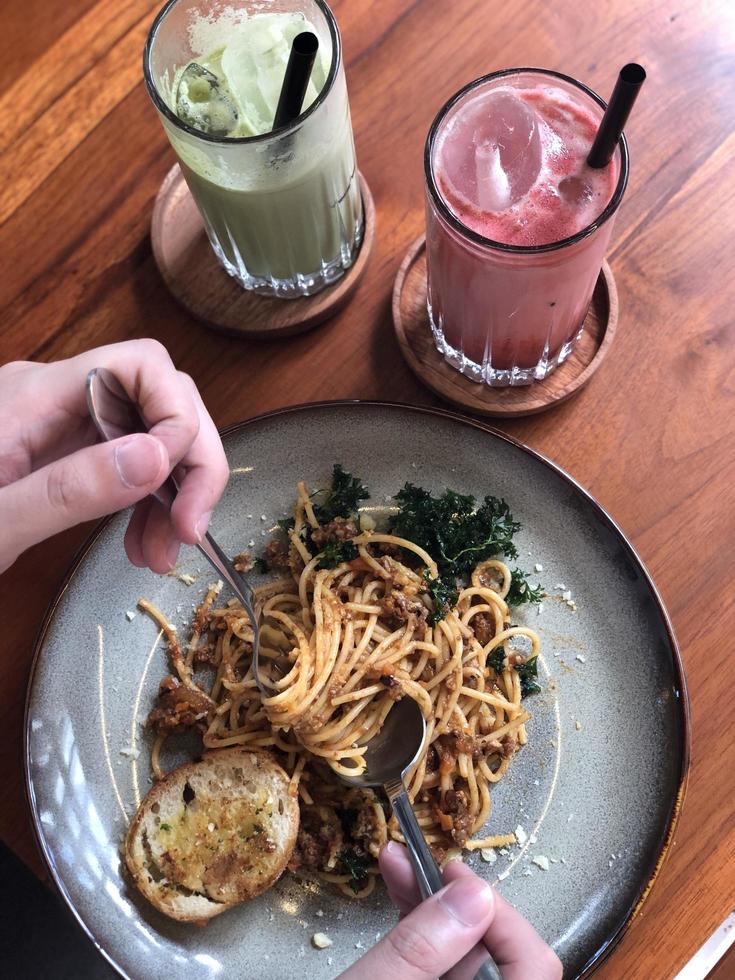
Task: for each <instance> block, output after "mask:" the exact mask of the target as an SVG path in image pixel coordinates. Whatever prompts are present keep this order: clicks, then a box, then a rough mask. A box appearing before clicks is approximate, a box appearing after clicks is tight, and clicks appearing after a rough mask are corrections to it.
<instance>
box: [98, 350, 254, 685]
mask: <svg viewBox="0 0 735 980" xmlns="http://www.w3.org/2000/svg"><path fill="white" fill-rule="evenodd" d="M87 405H88V407H89V414H90V415H91V416H92V421H93V422H94V424H95V426H96V427H97V431H98V432H99V434H100V435H101V436H102V438H103V439H106V440H107V441H108V442H109V441H111V440H112V439H119V438H120V437H121V436H127V435H132V434H133V433H136V432H148V431H149V428H150V427H149V426H148V424H147V423H146V421H145V419H144V418H143V414H142V413H141V411H140V408H139V407H138V405H137V404H136V403H135V402H134V401H133V399H132V398H131V397H130V396H129V395H128V393H127V392H126V391H125V389H124V388H123V386H122V385H121V384H120V382H119V381H118V380H117V378H116V377H115V375H114V374H113V373H112V371H109V370H108V369H107V368H94V369H93V370H92V371H90V372H89V374H88V375H87ZM178 492H179V488H178V485H177V483H176V480H175V479H174V478H173V476H169V477H168V479H167V480H166V481H165V482H164V483H163V484H162V485H161V486H160V487H159V488H158V490H156V491H155V492H154V493H153V494H152V496H153V497H155V499H156V500H157V501H158V503H159V504H160V505H161V506H162V507H165V508H166V510H169V511H170V510H171V505H172V504H173V502H174V500H175V498H176V494H177V493H178ZM197 547H198V548H199V550H200V551H201V553H202V554H203V555H204V557H205V558H206V559H207V561H209V562H210V563H211V564H212V566H213V567H214V568H215V569H216V571H217V573H218V575H220V576H221V577H222V578H223V579H224V580H225V582H227V584H228V585H229V586H230V588H231V589H232V591H233V592H234V593H235V595H236V596H237V598H238V599H239V600H240V602H241V603H242V605H243V608H244V609H245V612H246V613H247V615H248V619H249V620H250V624H251V626H252V628H253V673H254V675H255V680H256V682H257V684H258V687H259V688H260V690H261V693H262V694H263V695H265V696H268V695H269V694H270V693H271V692H270V691H268V690H267V689H266V687H265V685H264V683H263V681H262V679H261V677H260V673H259V670H258V643H259V628H258V621H257V619H256V617H255V608H254V607H255V596H254V595H253V590H252V588H251V587H250V586H249V585H248V583H247V582H246V581H245V579H244V578H242V577H241V575H240V574H239V573H238V572H237V570H236V569H235V567H234V565H233V564H232V562H231V561H230V559H229V558H228V557H227V555H226V554H225V553H224V551H223V550H222V549H221V548H220V546H219V545H218V544H217V542H216V541H215V540H214V538H213V537H212V535H211V534H206V535H205V537H204V539H203V540H202V541H201V542H200V543H199V544H198V545H197Z"/></svg>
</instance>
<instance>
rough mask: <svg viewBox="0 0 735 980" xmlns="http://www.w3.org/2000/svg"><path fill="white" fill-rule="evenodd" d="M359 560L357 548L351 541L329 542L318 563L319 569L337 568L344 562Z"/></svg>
mask: <svg viewBox="0 0 735 980" xmlns="http://www.w3.org/2000/svg"><path fill="white" fill-rule="evenodd" d="M355 558H357V548H356V547H355V545H354V544H353V543H352V542H351V541H329V542H327V544H326V545H325V546H324V549H323V551H322V552H321V554H320V556H319V561H318V562H317V563H316V567H317V568H336V567H337V565H341V564H342V562H343V561H353V560H354V559H355Z"/></svg>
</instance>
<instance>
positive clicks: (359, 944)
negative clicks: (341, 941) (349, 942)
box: [355, 942, 365, 949]
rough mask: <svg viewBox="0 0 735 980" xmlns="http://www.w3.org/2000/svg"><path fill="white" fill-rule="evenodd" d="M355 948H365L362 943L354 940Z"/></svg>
mask: <svg viewBox="0 0 735 980" xmlns="http://www.w3.org/2000/svg"><path fill="white" fill-rule="evenodd" d="M355 949H365V947H364V946H363V945H362V943H361V942H356V943H355Z"/></svg>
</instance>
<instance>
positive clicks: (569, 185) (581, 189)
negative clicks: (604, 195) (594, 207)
mask: <svg viewBox="0 0 735 980" xmlns="http://www.w3.org/2000/svg"><path fill="white" fill-rule="evenodd" d="M593 193H594V192H593V190H592V188H591V187H590V185H589V184H588V183H587V181H586V180H585V179H584V178H583V177H576V176H575V177H565V178H564V179H563V180H560V181H559V194H560V195H561V197H562V200H564V201H566V203H567V204H571V205H573V206H579V205H580V204H586V203H587V202H588V201H591V200H592V197H593Z"/></svg>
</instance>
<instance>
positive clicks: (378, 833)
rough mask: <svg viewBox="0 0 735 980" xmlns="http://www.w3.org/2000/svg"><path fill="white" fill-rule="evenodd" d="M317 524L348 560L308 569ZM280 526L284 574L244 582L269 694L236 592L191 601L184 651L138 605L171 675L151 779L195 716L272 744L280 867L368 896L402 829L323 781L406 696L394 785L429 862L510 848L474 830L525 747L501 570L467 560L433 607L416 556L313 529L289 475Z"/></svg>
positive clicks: (515, 634)
mask: <svg viewBox="0 0 735 980" xmlns="http://www.w3.org/2000/svg"><path fill="white" fill-rule="evenodd" d="M367 523H368V524H371V523H372V522H371V521H370V520H369V519H368V521H367ZM306 528H308V529H309V532H310V533H309V535H306V536H305V534H304V530H305V529H306ZM320 533H321V539H322V540H323V539H324V538H325V537H326V538H329V535H330V534H332V535H336V536H337V538H338V539H339V540H347V539H349V541H350V545H351V549H350V554H351V555H352V557H350V559H349V560H345V561H339V562H338V563H337V564H336V565H335V567H332V568H324V567H320V565H321V563H322V561H321V559H320V554H312V553H311V551H310V550H309V548H308V547H307V545H306V544H305V538H306V540H310V541H312V542H313V541H314V540H315V539H316V540H320ZM288 537H289V552H288V556H287V563H288V567H289V569H290V574H289V575H288V577H286V578H280V579H279V580H278V581H274V582H270V583H268V584H267V585H266V586H263V587H261V588H260V589H258V590H257V591H256V599H257V604H256V615H257V616H258V617H259V623H260V649H259V659H260V663H261V670H262V679H263V681H264V682H265V683H266V685H267V687H268V690H269V691H270V693H269V695H268V696H267V697H262V696H261V693H260V691H259V689H258V686H257V684H256V681H255V677H254V675H253V664H252V640H253V633H252V629H251V626H250V623H249V621H248V618H247V616H246V614H245V612H244V610H243V609H242V607H241V605H240V604H239V602H238V601H237V600H234V599H233V600H230V601H229V602H228V603H226V604H224V605H222V604H218V599H219V591H220V587H221V583H218V584H217V585H214V586H211V587H210V588H209V590H208V592H207V595H206V597H205V599H204V601H203V602H202V604H201V605H200V606H199V608H198V609H197V612H196V615H195V617H194V621H193V624H192V627H191V633H190V635H189V638H188V641H187V643H186V645H185V647H182V646H181V644H180V642H179V639H178V636H177V633H176V631H175V630H174V629H173V628H172V627H171V626H170V625H169V623H168V621H167V619H166V617H165V616H164V615H163V614H162V613H161V612H160V611H159V610H157V609H156V608H155V607H153V606H152V605H150V604H149V603H148V602H146V601H145V600H141V603H140V605H141V608H142V609H144V610H145V611H146V612H147V613H148V614H149V615H151V616H152V617H153V618H154V619H155V620H156V622H157V623H158V624H159V626H160V628H161V629H162V630H163V632H164V634H165V637H166V641H167V646H168V651H169V655H170V658H171V662H172V666H173V669H174V671H175V677H171V678H167V680H166V681H164V683H163V685H162V689H161V694H160V696H159V706H158V707H157V708H156V709H154V711H153V712H152V713H151V719H150V720H151V724H152V725H153V727H155V728H157V729H158V731H159V736H158V738H157V739H156V742H155V745H154V750H153V760H152V761H153V768H154V773H155V775H156V776H157V777H160V776H161V775H162V770H161V763H160V751H161V747H162V745H163V742H164V740H165V739H166V737H167V736H168V734H169V733H170V732H172V731H178V730H181V729H182V728H186V727H191V726H192V725H195V724H198V725H199V726H200V727H201V728H202V729H203V740H204V745H205V747H206V748H207V749H216V748H222V747H225V746H232V745H250V746H261V747H267V748H270V749H272V750H273V751H275V752H276V754H278V755H279V758H280V759H281V761H282V763H283V765H284V767H285V769H286V770H287V772H288V773H289V774H290V775H291V789H292V792H294V793H298V794H299V799H300V806H301V818H302V819H301V830H300V832H299V843H298V845H297V849H296V852H295V854H294V859H293V861H292V865H291V867H292V869H293V870H299V869H301V870H309V871H317V872H319V873H320V874H321V875H322V876H324V877H325V878H327V879H328V880H330V881H333V882H334V883H336V884H337V885H338V886H340V888H341V889H342V890H343V891H346V892H347V893H348V894H353V893H355V894H357V895H358V896H362V895H365V894H369V892H370V891H371V890H372V888H373V886H374V881H375V874H376V873H377V865H376V862H375V858H376V857H377V854H378V851H379V849H380V847H381V846H382V844H384V843H385V842H386V840H387V839H388V838H389V837H391V838H394V839H396V840H402V838H401V835H400V831H399V829H398V826H397V824H396V823H395V820H394V819H393V818H392V817H391V818H388V817H387V815H386V809H385V806H386V804H385V801H381V799H380V798H379V796H378V795H377V794H376V793H373V792H372V791H370V790H363V789H354V788H352V789H348V788H346V787H345V785H344V784H341V783H340V782H339V780H338V779H335V776H336V777H339V776H344V775H356V774H359V773H361V772H362V771H363V770H364V768H365V749H366V746H367V744H368V742H369V740H370V739H371V737H372V736H373V735H375V734H376V733H377V732H378V731H379V730H380V727H381V725H382V724H383V722H384V720H385V718H386V716H387V715H388V713H389V711H390V710H391V708H392V706H393V705H394V704H395V702H396V700H398V699H399V698H402V697H404V696H407V697H412V698H414V699H415V700H416V701H417V702H418V703H419V705H420V706H421V710H422V712H423V715H424V718H425V719H426V730H427V739H426V743H425V744H426V748H425V751H424V753H423V755H422V757H421V759H420V761H419V763H418V764H417V765H416V767H415V768H414V770H413V772H411V773H410V776H409V785H408V792H409V796H410V798H411V800H412V802H413V804H414V808H415V812H416V816H417V819H418V821H419V824H420V825H421V827H422V829H423V831H424V834H425V836H426V838H427V841H428V842H429V844H430V845H432V846H433V847H434V848H435V850H436V851H437V852H439V856H440V857H441V856H443V855H445V854H446V853H447V851H449V850H451V849H457V848H460V849H461V848H465V849H468V850H474V849H477V848H484V847H497V846H503V845H505V844H509V843H512V842H513V841H514V836H513V835H512V834H507V835H500V836H497V835H495V836H487V835H485V836H480V837H475V836H474V835H476V834H478V833H479V832H481V830H482V828H483V826H484V825H485V823H486V822H487V820H488V817H489V815H490V810H491V795H490V788H491V786H492V785H493V784H494V783H496V782H497V781H498V780H499V779H501V778H502V776H503V774H504V773H505V772H506V770H507V768H508V766H509V764H510V761H511V758H512V756H513V755H514V753H515V752H516V750H517V749H518V748H519V747H520V746H522V745H523V744H525V742H526V738H527V735H526V728H525V725H526V722H527V721H528V720H529V717H530V716H529V714H528V713H527V711H526V710H525V709H524V707H523V706H522V704H521V683H520V676H519V669H518V668H519V667H522V666H523V665H524V664H526V663H528V662H530V661H531V660H532V659H533V658H535V657H536V656H537V654H538V652H539V646H540V641H539V637H538V635H537V634H536V633H535V632H534V631H533V630H532V629H529V628H527V627H525V626H511V625H510V618H509V607H508V604H507V603H506V596H507V594H508V591H509V588H510V586H511V572H510V569H509V568H508V566H507V565H506V564H505V563H504V562H502V561H500V560H499V559H497V558H493V559H490V560H486V561H483V562H481V563H480V564H478V565H477V566H476V567H475V569H474V571H473V572H472V573H471V577H470V582H469V583H468V584H467V586H466V587H465V588H463V589H461V590H460V591H459V593H458V597H457V601H456V603H455V604H454V606H453V607H452V608H451V609H448V610H445V614H444V615H443V616H442V617H439V616H436V615H432V608H433V607H432V601H431V599H430V596H429V592H428V590H427V577H428V578H429V579H434V578H436V576H437V574H438V573H437V566H436V564H435V562H434V560H433V559H432V557H431V556H430V555H428V554H427V553H426V552H425V551H424V550H423V549H422V548H420V547H419V546H417V545H416V544H414V543H413V542H411V541H408V540H406V539H403V538H399V537H396V536H394V535H391V534H382V533H377V532H376V531H374V530H373V529H368V528H366V527H365V526H363V528H362V529H360V528H358V527H357V524H356V523H355V522H351V521H341V522H340V521H337V522H333V525H332V526H331V528H324V527H320V525H319V523H318V521H317V518H316V515H315V513H314V508H313V506H312V501H311V498H310V496H309V493H308V490H307V488H306V486H305V485H304V484H303V483H301V484H299V495H298V501H297V505H296V510H295V521H294V525H293V528H292V529H291V530H290V531H289V532H288ZM417 566H418V567H419V568H421V567H422V566H423V567H424V568H425V569H426V570H427V571H426V573H425V575H422V574H421V573H420V571H418V570H417ZM434 613H435V610H434ZM432 619H434V620H436V621H434V622H432ZM519 642H520V643H522V644H523V645H524V649H523V650H522V651H521V649H520V648H519V647H518V643H519ZM203 665H206V666H208V667H209V668H210V669H211V671H213V672H214V673H213V675H212V674H211V673H210V680H209V682H208V683H207V684H206V685H205V684H204V683H203V681H202V680H201V679H200V678H199V676H198V675H199V674H200V673H201V667H202V666H203ZM174 706H175V709H174Z"/></svg>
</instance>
